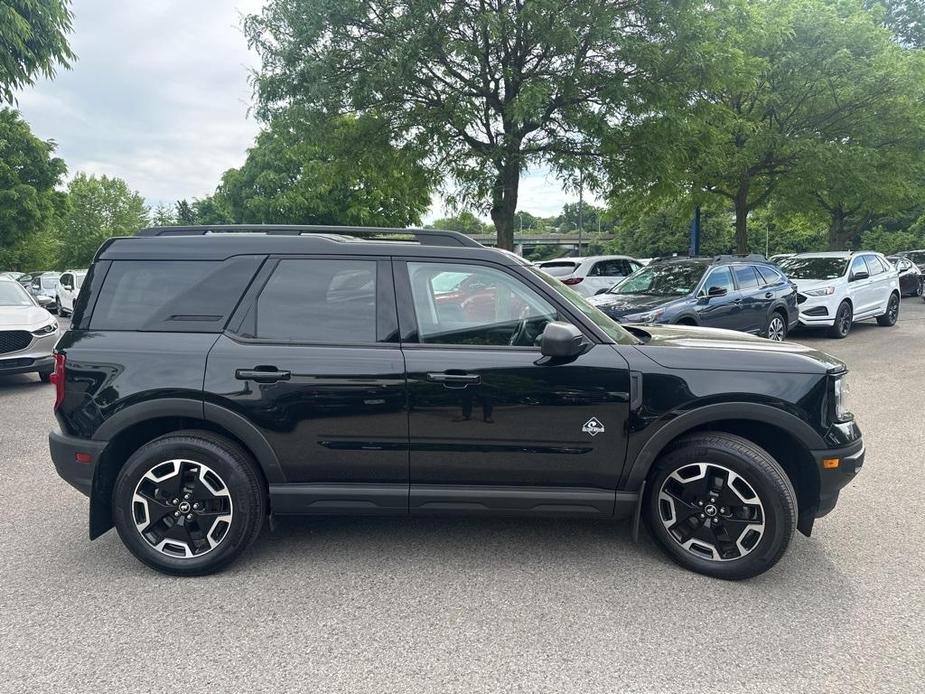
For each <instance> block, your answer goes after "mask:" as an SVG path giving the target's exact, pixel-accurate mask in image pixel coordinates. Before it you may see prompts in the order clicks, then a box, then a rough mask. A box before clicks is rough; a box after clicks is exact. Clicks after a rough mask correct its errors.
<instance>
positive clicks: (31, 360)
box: [0, 357, 55, 376]
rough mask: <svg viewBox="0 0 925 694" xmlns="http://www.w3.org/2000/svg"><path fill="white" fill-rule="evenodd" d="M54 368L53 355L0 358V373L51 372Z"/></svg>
mask: <svg viewBox="0 0 925 694" xmlns="http://www.w3.org/2000/svg"><path fill="white" fill-rule="evenodd" d="M54 370H55V360H54V358H53V357H13V358H11V359H0V375H4V376H6V375H8V374H28V373H39V372H49V373H50V372H52V371H54Z"/></svg>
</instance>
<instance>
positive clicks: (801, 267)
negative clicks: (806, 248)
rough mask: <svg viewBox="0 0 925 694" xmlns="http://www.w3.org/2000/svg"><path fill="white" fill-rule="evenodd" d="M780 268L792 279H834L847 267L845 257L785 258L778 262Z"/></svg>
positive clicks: (843, 272)
mask: <svg viewBox="0 0 925 694" xmlns="http://www.w3.org/2000/svg"><path fill="white" fill-rule="evenodd" d="M780 268H781V269H782V270H783V271H784V272H786V273H787V277H789V278H790V279H792V280H834V279H838V278H839V277H841V276H842V275H844V274H845V271H846V270H847V269H848V259H847V258H835V257H832V258H825V257H815V258H800V257H796V258H787V259H786V260H782V261H781V262H780Z"/></svg>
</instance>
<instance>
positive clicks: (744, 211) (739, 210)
mask: <svg viewBox="0 0 925 694" xmlns="http://www.w3.org/2000/svg"><path fill="white" fill-rule="evenodd" d="M734 202H735V212H736V253H738V254H740V255H745V254H746V253H748V180H745V181H742V183H741V184H740V185H739V191H738V192H737V193H736V197H735V201H734Z"/></svg>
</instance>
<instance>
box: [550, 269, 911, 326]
mask: <svg viewBox="0 0 925 694" xmlns="http://www.w3.org/2000/svg"><path fill="white" fill-rule="evenodd" d="M774 260H776V261H777V262H774ZM917 263H920V265H918V264H917ZM537 266H538V267H539V268H540V269H541V270H543V271H544V272H546V273H548V274H550V275H552V276H553V277H556V278H558V279H560V280H561V281H562V282H563V283H564V284H567V285H570V286H571V287H572V289H575V290H576V291H578V292H579V293H580V294H582V295H584V296H585V297H587V298H588V300H589V302H590V303H592V304H593V305H595V306H597V307H598V308H600V309H601V310H602V311H603V312H604V313H606V314H607V315H608V316H610V317H611V318H613V319H614V320H616V321H617V322H620V323H669V324H676V325H700V326H705V327H713V328H726V329H730V330H739V331H741V332H746V333H751V334H754V335H760V336H763V337H767V338H769V339H771V340H775V341H781V340H783V339H784V338H786V336H787V334H788V333H789V332H790V330H792V329H793V328H795V327H797V326H798V325H799V326H804V327H812V328H818V327H821V328H826V329H827V330H828V332H829V334H830V335H831V336H832V337H835V338H843V337H846V336H847V335H848V333H849V332H850V331H851V326H852V325H853V324H854V322H856V321H860V320H866V319H870V318H874V319H876V320H877V322H878V324H880V325H883V326H890V325H894V324H895V323H896V321H897V319H898V317H899V307H900V298H901V297H902V296H922V293H923V281H925V279H923V278H925V251H909V252H906V253H901V254H897V255H896V256H892V257H890V258H887V257H885V256H883V255H881V254H880V253H875V252H873V251H833V252H825V253H797V254H782V255H777V256H773V258H772V260H768V259H767V258H765V257H764V256H760V255H748V256H734V255H723V256H716V257H712V258H688V257H679V256H674V257H671V258H662V259H659V258H656V259H653V260H652V261H651V262H649V263H648V264H645V265H643V263H641V262H640V261H638V260H635V259H633V258H628V257H626V256H595V257H592V258H561V259H557V260H551V261H544V262H540V263H537ZM605 269H606V272H604V270H605ZM615 277H616V278H617V281H615V282H614V283H613V284H612V285H611V286H609V287H605V288H601V285H602V284H606V281H608V280H611V279H614V278H615Z"/></svg>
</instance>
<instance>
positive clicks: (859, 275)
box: [848, 270, 870, 282]
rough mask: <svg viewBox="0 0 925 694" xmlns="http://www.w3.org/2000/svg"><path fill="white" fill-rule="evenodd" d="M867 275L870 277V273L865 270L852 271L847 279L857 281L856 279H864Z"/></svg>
mask: <svg viewBox="0 0 925 694" xmlns="http://www.w3.org/2000/svg"><path fill="white" fill-rule="evenodd" d="M868 277H870V273H869V272H867V271H866V270H861V271H860V272H854V273H852V274H851V277H850V278H849V280H848V281H849V282H857V281H858V280H866V279H867V278H868Z"/></svg>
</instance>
